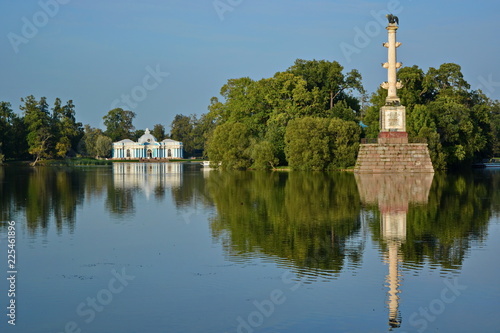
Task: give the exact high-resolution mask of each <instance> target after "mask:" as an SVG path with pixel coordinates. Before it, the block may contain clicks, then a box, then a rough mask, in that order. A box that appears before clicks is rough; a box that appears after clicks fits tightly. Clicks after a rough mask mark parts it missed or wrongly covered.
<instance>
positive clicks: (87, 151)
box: [80, 125, 104, 157]
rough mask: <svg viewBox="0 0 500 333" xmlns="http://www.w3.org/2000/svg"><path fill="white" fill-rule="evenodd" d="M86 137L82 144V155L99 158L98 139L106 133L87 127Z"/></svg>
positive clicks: (84, 136)
mask: <svg viewBox="0 0 500 333" xmlns="http://www.w3.org/2000/svg"><path fill="white" fill-rule="evenodd" d="M84 133H85V134H84V135H83V138H82V140H81V144H80V154H82V155H86V156H92V157H95V156H98V151H97V139H98V138H99V137H100V136H102V135H103V134H104V133H103V132H102V130H101V129H99V128H93V127H91V126H90V125H85V130H84Z"/></svg>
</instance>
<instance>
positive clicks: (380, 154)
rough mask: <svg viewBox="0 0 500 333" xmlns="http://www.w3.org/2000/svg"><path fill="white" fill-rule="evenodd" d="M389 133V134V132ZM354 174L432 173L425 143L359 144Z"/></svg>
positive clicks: (432, 169)
mask: <svg viewBox="0 0 500 333" xmlns="http://www.w3.org/2000/svg"><path fill="white" fill-rule="evenodd" d="M389 133H390V132H389ZM354 172H356V173H399V172H410V173H411V172H434V168H433V167H432V161H431V158H430V155H429V149H428V148H427V144H426V143H380V139H379V143H378V144H361V145H360V147H359V153H358V159H357V161H356V166H355V167H354Z"/></svg>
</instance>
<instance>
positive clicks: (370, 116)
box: [0, 59, 500, 170]
mask: <svg viewBox="0 0 500 333" xmlns="http://www.w3.org/2000/svg"><path fill="white" fill-rule="evenodd" d="M398 79H399V80H400V81H401V83H402V84H403V87H402V88H401V89H400V90H398V95H399V97H400V98H401V103H402V105H405V106H406V113H407V115H406V121H407V124H406V127H407V131H408V134H409V138H410V139H413V138H425V139H426V140H427V143H428V145H429V150H430V154H431V159H432V162H433V164H434V167H435V169H446V168H452V167H457V166H460V165H462V164H464V163H468V164H470V163H472V162H473V161H476V160H480V159H483V158H489V157H493V156H498V155H500V102H499V101H497V100H495V101H493V100H491V99H489V98H488V97H487V96H486V95H485V94H483V92H481V91H480V90H472V89H471V88H470V85H469V83H467V81H466V80H465V79H464V77H463V74H462V72H461V67H460V66H459V65H457V64H453V63H445V64H442V65H441V66H440V67H439V68H437V69H436V68H432V67H431V68H429V69H428V71H427V72H424V71H423V70H422V69H420V68H419V67H418V66H412V67H404V68H402V69H400V70H399V71H398ZM386 96H387V91H386V90H385V89H382V88H379V89H378V90H377V91H376V92H375V93H373V94H372V95H371V96H370V97H368V95H367V94H366V91H365V89H364V87H363V85H362V76H361V74H360V73H359V72H358V71H357V70H356V69H352V70H350V71H348V72H345V71H344V68H343V67H342V66H341V65H340V64H339V63H338V62H336V61H326V60H303V59H297V60H296V61H295V63H294V64H293V65H292V66H290V67H289V68H288V69H287V70H285V71H283V72H277V73H276V74H275V75H274V76H273V77H271V78H263V79H261V80H252V79H251V78H249V77H242V78H237V79H229V80H228V81H227V83H226V84H224V85H223V86H222V87H221V89H220V97H212V98H211V100H210V104H209V106H208V112H206V113H204V114H202V115H201V116H199V117H197V116H196V115H190V116H186V115H182V114H177V115H176V116H175V118H174V119H173V121H172V123H171V131H170V134H167V133H166V132H165V127H164V126H163V125H161V124H156V125H154V128H153V131H152V134H153V136H154V137H155V138H156V139H157V140H158V141H161V140H163V139H165V138H172V139H174V140H177V141H182V142H183V144H184V150H185V156H195V155H196V156H201V155H202V154H203V155H204V156H205V157H208V158H209V159H210V161H212V162H213V164H214V165H220V166H222V167H223V168H226V169H247V168H254V169H270V168H275V167H277V166H285V165H288V166H289V167H291V168H293V169H299V170H329V169H338V168H346V167H349V166H353V165H354V163H355V161H356V156H357V152H358V148H359V141H360V139H361V138H365V137H366V138H376V137H377V135H378V132H379V109H380V107H381V106H383V105H384V104H385V98H386ZM21 101H22V103H23V104H22V105H21V106H20V110H21V111H22V116H18V115H17V114H16V113H14V112H13V111H12V108H11V105H10V104H9V103H7V102H0V161H1V160H3V159H4V158H7V159H27V158H32V159H33V161H34V163H36V162H37V161H39V160H40V159H47V158H63V157H66V156H76V155H77V154H79V155H81V156H94V157H95V156H100V157H107V156H109V154H110V152H111V147H112V142H115V141H119V140H123V139H131V140H134V141H135V140H137V139H138V138H139V137H140V136H141V135H142V134H144V131H143V130H136V129H135V127H134V125H133V119H134V117H135V116H136V114H135V113H134V112H132V111H129V110H123V109H121V108H116V109H113V110H110V111H109V112H108V113H107V114H106V115H105V116H104V117H103V120H104V125H105V126H106V130H104V131H103V130H101V129H99V128H93V127H91V126H90V125H85V126H83V125H82V124H81V123H78V122H76V118H75V106H74V105H73V102H72V101H71V100H70V101H68V102H67V103H66V104H65V105H63V104H62V102H61V100H60V99H58V98H57V99H56V101H55V102H54V105H53V107H52V109H51V110H49V105H48V103H47V101H46V98H45V97H42V98H41V99H40V100H36V99H35V98H34V97H33V96H28V97H26V98H23V99H21Z"/></svg>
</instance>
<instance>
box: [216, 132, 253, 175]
mask: <svg viewBox="0 0 500 333" xmlns="http://www.w3.org/2000/svg"><path fill="white" fill-rule="evenodd" d="M207 146H208V148H207V154H208V158H209V159H210V161H211V162H212V163H213V164H214V165H219V163H220V165H221V167H222V168H224V169H247V168H248V167H250V165H251V160H250V156H249V151H248V148H249V146H250V130H249V129H248V127H247V126H246V125H245V124H242V123H231V122H227V123H224V124H222V125H219V126H217V127H216V128H215V130H214V132H213V134H212V136H211V137H210V139H209V141H208V143H207Z"/></svg>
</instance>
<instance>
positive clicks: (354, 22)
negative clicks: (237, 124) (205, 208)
mask: <svg viewBox="0 0 500 333" xmlns="http://www.w3.org/2000/svg"><path fill="white" fill-rule="evenodd" d="M0 11H1V13H3V15H2V16H3V17H2V19H1V20H0V31H1V36H2V37H1V39H0V59H1V61H0V73H1V77H2V80H1V81H0V100H1V101H8V102H11V104H12V106H13V108H14V110H15V111H16V112H19V105H20V98H21V97H25V96H27V95H31V94H33V95H34V96H35V97H37V98H40V97H41V96H46V97H47V98H48V100H49V102H50V104H51V105H52V104H53V101H54V99H55V98H56V97H59V98H61V99H62V100H63V102H66V101H67V100H69V99H72V100H73V101H74V103H75V105H76V112H77V120H78V121H80V122H82V123H84V124H90V125H92V126H94V127H101V128H103V124H102V117H103V116H104V115H105V114H106V113H107V112H108V111H109V110H110V109H112V108H113V107H115V106H121V107H124V108H127V109H130V110H132V111H134V112H136V114H137V116H136V118H135V120H134V124H135V126H136V128H138V129H144V128H146V127H149V128H152V127H153V125H154V124H157V123H161V124H163V125H165V126H166V128H167V130H168V129H169V125H170V123H171V122H172V120H173V118H174V116H175V115H176V114H178V113H180V114H185V115H189V114H198V115H199V114H201V113H205V112H206V111H207V106H208V104H209V102H210V98H211V97H212V96H219V90H220V88H221V86H222V85H223V84H224V83H225V82H226V81H227V80H228V79H230V78H239V77H244V76H249V77H251V78H252V79H256V80H258V79H261V78H264V77H271V76H273V75H274V73H276V72H278V71H283V70H285V69H287V68H288V67H289V66H291V65H292V64H293V62H294V61H295V59H297V58H301V59H318V60H319V59H326V60H330V61H333V60H336V61H338V62H339V63H340V64H342V65H343V66H344V67H345V71H348V70H350V69H352V68H356V69H358V70H359V71H360V72H361V74H362V75H363V84H364V86H365V89H366V90H367V91H368V92H370V93H371V92H374V91H375V90H376V89H377V87H378V85H379V84H380V83H381V82H383V81H385V80H386V70H384V69H383V68H382V67H381V63H382V62H385V61H386V57H387V53H386V52H387V51H386V49H385V48H384V47H382V43H383V42H384V41H386V39H387V34H386V31H385V29H384V27H383V26H382V22H381V19H380V18H381V17H382V16H383V15H384V14H385V13H388V12H393V13H394V14H397V15H398V16H399V19H400V28H399V30H398V41H400V42H402V43H403V45H402V46H401V47H400V48H399V49H398V60H399V61H401V62H403V65H405V66H412V65H418V66H419V67H420V68H422V69H424V70H425V71H426V70H427V69H428V68H429V67H438V66H439V65H441V64H442V63H446V62H454V63H457V64H459V65H461V66H462V72H463V73H464V76H465V79H466V80H467V81H468V82H469V83H470V84H471V86H472V88H482V90H483V91H484V92H485V93H486V94H487V95H488V96H490V97H491V98H493V99H500V66H499V65H498V63H499V61H498V56H499V54H500V37H499V35H498V32H499V31H500V14H499V13H500V2H498V1H494V0H491V1H489V0H488V1H470V0H469V1H461V0H433V1H430V0H386V1H363V0H308V1H306V0H286V1H285V0H265V1H264V0H161V1H160V0H144V1H138V0H99V1H97V0H40V1H32V0H22V1H16V0H0ZM384 26H385V23H384ZM126 96H128V98H127V97H126ZM127 106H129V107H127Z"/></svg>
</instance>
